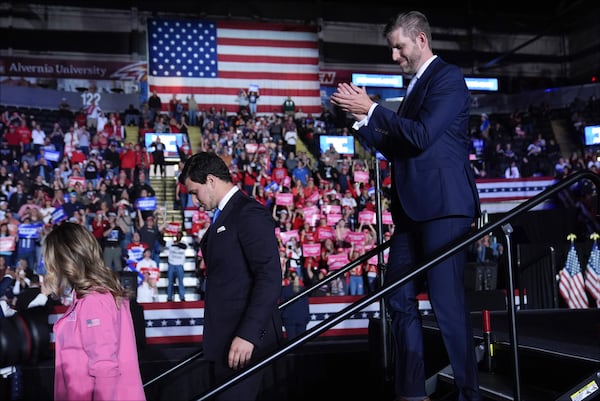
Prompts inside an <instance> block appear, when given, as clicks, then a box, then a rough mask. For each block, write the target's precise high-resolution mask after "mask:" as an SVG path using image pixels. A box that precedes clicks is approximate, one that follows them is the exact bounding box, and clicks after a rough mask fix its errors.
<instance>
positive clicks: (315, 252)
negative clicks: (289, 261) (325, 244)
mask: <svg viewBox="0 0 600 401" xmlns="http://www.w3.org/2000/svg"><path fill="white" fill-rule="evenodd" d="M302 255H304V256H305V257H319V255H321V244H318V243H317V244H303V245H302Z"/></svg>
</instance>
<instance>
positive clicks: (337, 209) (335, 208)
mask: <svg viewBox="0 0 600 401" xmlns="http://www.w3.org/2000/svg"><path fill="white" fill-rule="evenodd" d="M323 211H324V212H325V213H328V214H329V213H332V214H337V213H342V207H341V206H340V205H329V204H327V205H323Z"/></svg>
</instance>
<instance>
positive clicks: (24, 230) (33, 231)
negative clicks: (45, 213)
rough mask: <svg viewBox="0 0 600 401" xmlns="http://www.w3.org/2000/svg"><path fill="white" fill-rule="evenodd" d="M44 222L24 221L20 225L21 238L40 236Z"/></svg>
mask: <svg viewBox="0 0 600 401" xmlns="http://www.w3.org/2000/svg"><path fill="white" fill-rule="evenodd" d="M43 225H44V223H30V224H25V223H22V224H20V225H19V238H39V237H40V229H41V228H42V226H43Z"/></svg>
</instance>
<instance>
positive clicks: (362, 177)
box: [354, 171, 369, 184]
mask: <svg viewBox="0 0 600 401" xmlns="http://www.w3.org/2000/svg"><path fill="white" fill-rule="evenodd" d="M354 182H361V183H365V184H366V183H368V182H369V172H368V171H355V172H354Z"/></svg>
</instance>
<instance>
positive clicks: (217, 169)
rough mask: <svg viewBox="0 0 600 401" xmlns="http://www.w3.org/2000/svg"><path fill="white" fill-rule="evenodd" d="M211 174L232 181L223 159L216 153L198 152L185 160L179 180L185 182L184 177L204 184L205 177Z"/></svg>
mask: <svg viewBox="0 0 600 401" xmlns="http://www.w3.org/2000/svg"><path fill="white" fill-rule="evenodd" d="M209 174H211V175H214V176H215V177H217V178H219V179H220V180H222V181H225V182H233V181H232V179H231V174H230V172H229V168H228V167H227V164H225V161H223V159H221V158H220V157H219V156H218V155H217V154H216V153H212V152H199V153H196V154H195V155H193V156H191V157H190V158H189V159H187V160H186V161H185V165H184V166H183V169H182V170H181V173H180V174H179V182H180V183H182V184H185V180H186V179H188V178H189V179H190V180H192V181H193V182H197V183H199V184H206V177H207V176H208V175H209Z"/></svg>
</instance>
